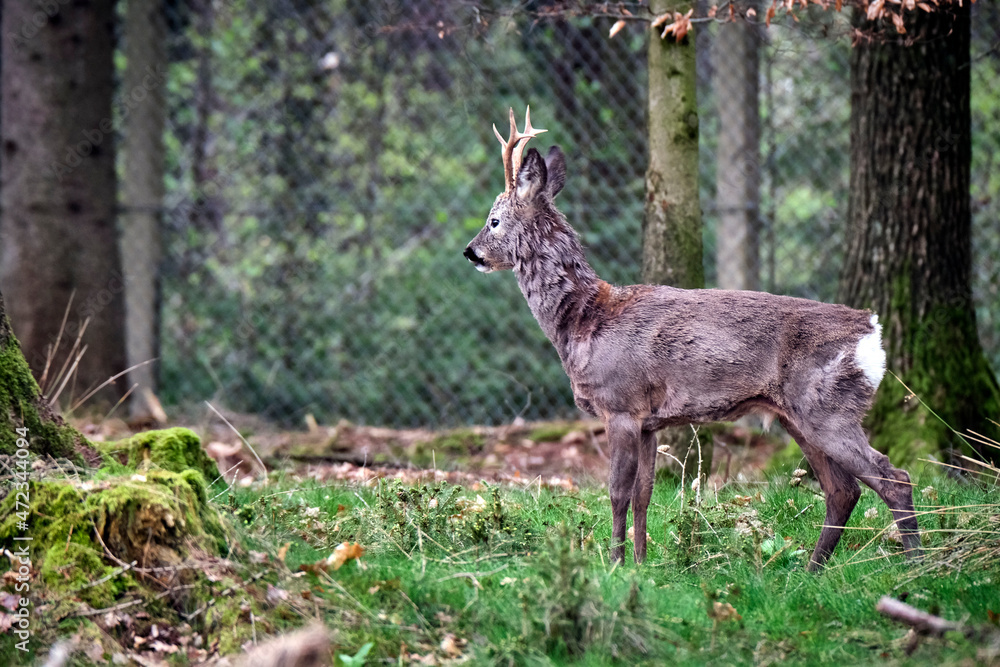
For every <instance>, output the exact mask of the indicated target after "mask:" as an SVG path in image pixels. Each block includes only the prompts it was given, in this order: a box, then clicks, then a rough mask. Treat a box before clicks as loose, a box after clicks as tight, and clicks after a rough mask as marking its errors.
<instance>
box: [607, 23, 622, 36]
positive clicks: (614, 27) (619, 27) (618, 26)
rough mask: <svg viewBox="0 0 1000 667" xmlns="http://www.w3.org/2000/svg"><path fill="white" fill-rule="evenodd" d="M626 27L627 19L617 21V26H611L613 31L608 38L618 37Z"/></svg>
mask: <svg viewBox="0 0 1000 667" xmlns="http://www.w3.org/2000/svg"><path fill="white" fill-rule="evenodd" d="M624 27H625V19H618V20H617V21H615V24H614V25H613V26H611V31H610V32H609V33H608V38H611V37H614V36H615V35H617V34H618V33H619V32H621V30H622V28H624Z"/></svg>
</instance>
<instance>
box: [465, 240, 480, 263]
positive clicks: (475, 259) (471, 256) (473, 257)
mask: <svg viewBox="0 0 1000 667" xmlns="http://www.w3.org/2000/svg"><path fill="white" fill-rule="evenodd" d="M462 254H463V255H465V257H466V259H468V260H469V261H470V262H472V263H473V264H482V263H483V258H482V257H480V256H479V255H477V254H476V251H475V250H473V249H472V246H471V245H470V246H468V247H466V248H465V252H464V253H462Z"/></svg>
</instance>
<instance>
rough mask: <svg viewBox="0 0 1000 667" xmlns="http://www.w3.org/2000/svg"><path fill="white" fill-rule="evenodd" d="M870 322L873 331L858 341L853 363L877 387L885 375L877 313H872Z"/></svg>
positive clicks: (883, 352) (880, 329)
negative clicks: (873, 328)
mask: <svg viewBox="0 0 1000 667" xmlns="http://www.w3.org/2000/svg"><path fill="white" fill-rule="evenodd" d="M871 323H872V326H873V327H875V331H873V332H871V333H870V334H866V335H864V336H862V337H861V340H859V341H858V347H857V349H855V350H854V363H856V364H857V365H858V368H860V369H861V370H862V371H863V372H864V374H865V377H866V378H868V382H870V383H871V385H872V387H878V385H879V383H880V382H882V378H883V377H884V376H885V350H883V349H882V325H881V324H879V323H878V315H872V319H871Z"/></svg>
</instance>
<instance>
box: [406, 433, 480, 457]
mask: <svg viewBox="0 0 1000 667" xmlns="http://www.w3.org/2000/svg"><path fill="white" fill-rule="evenodd" d="M485 446H486V437H485V436H483V435H482V434H480V433H476V432H475V431H473V430H471V429H456V430H454V431H448V432H447V433H442V434H441V435H439V436H437V437H435V438H433V439H431V440H427V441H423V442H418V443H416V444H414V445H413V446H412V447H411V448H410V452H409V456H410V460H411V461H412V462H413V463H414V464H417V465H429V464H431V463H432V461H433V462H434V463H435V464H441V463H442V462H445V461H450V462H451V463H456V462H457V461H458V460H461V459H463V458H464V457H466V456H468V455H469V454H477V453H479V452H481V451H482V450H483V447H485Z"/></svg>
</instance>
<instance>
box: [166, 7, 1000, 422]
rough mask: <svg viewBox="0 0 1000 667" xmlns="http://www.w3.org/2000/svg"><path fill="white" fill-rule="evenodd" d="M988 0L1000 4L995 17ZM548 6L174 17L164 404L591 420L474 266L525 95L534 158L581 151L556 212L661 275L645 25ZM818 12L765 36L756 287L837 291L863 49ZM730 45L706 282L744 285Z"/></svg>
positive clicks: (817, 294)
mask: <svg viewBox="0 0 1000 667" xmlns="http://www.w3.org/2000/svg"><path fill="white" fill-rule="evenodd" d="M984 4H986V3H979V4H978V5H977V11H978V12H979V13H980V14H987V13H991V14H995V11H993V10H992V9H986V10H984V9H983V8H982V5H984ZM532 8H533V11H532V12H529V11H527V10H526V9H525V8H524V7H522V6H520V5H519V6H518V8H517V10H516V11H503V10H501V9H497V8H494V7H492V6H491V4H490V3H467V2H462V1H452V2H447V1H443V0H437V1H435V0H424V1H422V2H406V3H401V2H393V1H381V2H372V3H360V2H344V1H329V2H323V3H316V2H301V1H294V0H285V1H282V0H272V1H270V2H266V3H254V2H250V1H249V0H231V1H226V2H218V1H217V2H212V0H199V1H198V2H193V3H189V4H185V5H184V8H183V9H180V10H177V11H176V12H174V13H172V14H171V15H170V21H169V25H168V27H167V30H168V32H169V40H168V58H169V67H168V76H167V82H166V85H167V118H168V120H167V132H166V153H167V159H168V173H167V192H166V214H165V216H164V221H163V223H164V257H163V261H162V267H161V269H160V280H161V283H160V293H161V304H162V305H161V309H160V310H161V317H162V323H161V327H160V332H161V342H160V343H161V344H160V348H161V355H162V361H161V367H160V376H161V383H160V386H161V388H162V389H161V398H162V399H163V400H164V402H166V403H168V404H177V403H185V402H193V401H197V400H201V399H212V400H215V401H218V402H220V403H222V404H224V405H226V406H227V407H229V408H231V409H234V410H239V411H244V412H252V413H257V414H260V415H263V416H265V417H266V418H269V419H272V420H275V421H280V422H284V423H301V420H302V418H303V416H304V415H305V414H307V413H310V414H312V415H314V416H315V417H316V418H317V419H319V420H320V421H336V420H338V419H341V418H346V419H350V420H353V421H357V422H364V423H374V424H386V425H396V426H402V425H452V424H459V423H499V422H506V421H509V420H511V419H513V418H515V417H517V416H523V417H524V418H527V419H534V418H551V417H557V416H563V415H568V414H572V413H573V412H574V408H573V402H572V396H571V392H570V388H569V383H568V381H567V380H566V379H565V377H564V375H563V372H562V369H561V367H560V365H559V360H558V357H557V356H556V354H555V352H554V350H553V349H552V348H551V346H550V345H549V343H548V341H547V340H546V339H545V338H544V336H543V334H542V333H541V331H540V330H539V328H538V326H537V324H536V323H535V322H534V320H533V319H532V317H531V314H530V312H529V311H528V308H527V306H526V304H525V303H524V301H523V298H522V297H521V294H520V292H519V291H518V288H517V286H516V284H515V281H514V279H513V277H512V276H510V275H509V274H493V275H489V276H483V275H480V274H478V273H476V272H475V271H473V270H472V268H471V267H470V266H469V264H468V262H467V261H466V260H465V259H464V258H463V257H462V250H463V249H464V247H465V244H466V243H467V242H468V241H469V240H470V239H471V238H472V236H473V235H474V234H475V233H476V232H477V230H478V229H479V228H480V227H481V225H482V224H483V221H484V218H485V216H486V214H487V212H488V211H489V208H490V206H491V203H492V201H493V198H494V197H495V196H496V194H497V193H498V192H500V190H501V189H502V178H503V176H502V174H503V169H502V166H501V162H500V159H499V151H498V150H497V145H496V139H495V138H494V136H493V131H492V129H491V125H492V124H493V123H496V124H497V126H498V127H500V129H501V130H502V131H505V127H504V124H505V121H506V112H507V108H508V107H513V108H514V109H515V111H517V113H518V115H519V116H520V114H521V113H523V109H524V106H525V104H528V103H530V105H531V109H532V120H533V122H534V124H535V125H536V126H541V127H545V128H547V129H548V133H547V134H544V135H542V136H541V137H540V140H535V143H536V145H537V146H538V147H539V148H540V149H541V148H543V147H545V146H548V145H549V144H559V145H560V146H561V147H562V148H563V150H564V151H565V152H566V154H567V156H568V171H569V174H568V182H567V186H566V188H565V190H564V191H563V193H562V194H561V195H560V197H559V200H558V205H559V207H560V209H561V210H562V211H563V212H564V213H565V214H566V216H567V218H568V219H569V221H570V223H571V224H572V225H573V226H574V227H575V228H576V229H577V230H578V231H579V233H580V234H581V236H582V238H583V241H584V244H585V246H586V247H587V249H588V253H589V258H590V260H591V262H592V263H593V265H594V266H595V268H596V269H597V271H598V273H599V274H601V275H602V277H604V278H605V279H607V280H609V281H612V282H618V283H629V282H635V281H638V280H639V267H640V264H641V262H640V256H641V248H640V237H641V224H642V211H643V191H644V183H643V177H644V171H645V166H646V161H647V158H646V139H645V133H646V121H645V114H646V98H645V90H646V84H647V74H646V49H647V39H648V28H646V27H645V26H644V25H643V24H642V23H640V22H636V23H633V24H630V25H629V26H628V27H627V28H626V29H625V30H623V31H622V32H621V33H619V34H618V35H617V36H616V37H615V38H614V39H609V38H608V30H609V28H610V26H611V25H612V23H613V22H614V20H613V19H612V18H594V17H586V16H576V17H567V16H565V15H561V16H558V17H551V18H546V16H545V12H544V11H539V8H538V7H534V6H532ZM541 9H542V10H544V7H542V8H541ZM802 19H803V20H802V21H800V22H797V23H796V22H791V21H789V22H787V23H782V24H781V25H774V26H772V27H771V28H770V29H768V30H766V31H764V30H761V31H760V32H759V33H757V34H756V36H755V38H754V39H755V40H756V42H755V44H754V46H753V49H752V51H751V53H752V57H753V64H754V66H755V70H754V71H755V72H756V75H755V77H754V78H755V79H756V81H757V82H758V85H757V86H756V87H755V90H753V92H752V93H751V94H752V95H753V96H754V97H755V98H756V99H757V100H758V103H759V104H758V109H759V113H758V114H756V120H753V119H751V120H750V121H744V122H747V123H750V122H752V123H753V124H754V125H755V127H753V128H749V129H748V130H746V131H743V130H744V129H745V128H742V127H740V128H737V130H738V131H737V132H736V133H735V135H734V134H733V133H732V132H730V135H732V136H736V137H737V138H739V137H742V139H741V140H743V141H745V140H746V138H747V137H750V138H751V139H753V146H752V148H753V151H756V154H757V155H758V156H759V159H757V160H756V162H754V164H756V165H758V171H757V173H754V174H752V178H753V179H756V182H757V184H758V185H757V187H755V191H756V192H758V193H759V199H758V201H756V202H754V205H753V207H751V209H753V210H752V211H751V215H752V217H753V218H754V220H753V221H752V222H753V223H754V226H753V227H752V229H753V232H752V236H753V238H750V239H748V241H747V242H749V243H753V244H755V245H756V247H758V248H759V250H758V251H757V252H756V253H755V254H756V255H757V256H758V257H759V261H758V264H757V265H756V266H754V267H751V268H752V271H753V272H754V274H755V279H757V280H758V283H757V284H759V285H760V287H761V288H763V289H766V290H769V291H774V292H778V293H786V294H795V295H800V296H806V297H810V298H819V299H825V300H830V299H833V298H834V295H835V292H836V283H837V277H838V271H839V268H840V263H841V256H842V243H841V236H842V230H843V226H844V222H845V220H846V207H847V183H848V149H849V134H848V132H849V128H848V117H849V109H850V88H849V81H848V58H849V48H850V46H849V42H848V40H847V38H846V34H847V29H846V24H845V23H846V18H845V17H844V16H843V15H838V14H836V13H833V12H827V13H821V12H817V13H816V14H815V15H814V14H812V13H809V14H807V15H804V16H803V17H802ZM976 30H977V34H976V36H975V38H974V47H973V56H974V58H976V60H975V63H974V70H973V72H974V75H973V82H974V83H973V86H974V107H976V101H977V100H980V101H981V102H982V104H980V105H979V106H978V107H976V113H978V114H979V115H978V116H977V118H976V121H975V122H976V126H975V131H976V133H977V135H976V141H977V143H976V150H977V153H976V157H975V159H976V161H977V162H976V165H975V171H974V183H975V185H974V187H975V188H976V191H975V193H974V195H975V196H976V197H978V199H977V207H976V209H975V210H976V213H975V215H976V225H977V227H976V230H977V242H976V245H977V247H978V248H981V249H982V248H993V249H996V247H997V243H998V241H997V238H996V237H997V233H996V230H995V229H994V225H993V223H992V221H993V220H995V219H996V213H997V211H996V208H997V205H996V204H995V203H994V202H993V201H992V200H990V199H989V195H988V193H990V192H996V191H997V187H996V183H995V180H996V178H997V176H996V175H995V174H997V173H1000V171H998V170H997V169H995V168H993V167H994V166H995V163H997V162H998V160H1000V152H998V153H997V154H994V152H993V148H996V149H997V151H1000V138H998V137H997V136H996V132H997V129H996V128H997V124H996V119H995V118H991V117H989V115H990V114H994V113H995V111H994V109H995V108H996V106H995V105H992V104H987V103H986V102H985V101H984V100H981V99H980V98H977V97H976V96H977V95H979V96H983V95H992V94H993V91H994V90H996V89H997V88H996V86H995V85H994V84H995V83H997V79H998V78H1000V74H998V72H1000V63H998V58H997V55H996V53H995V52H992V51H989V49H990V48H991V46H992V45H994V44H995V43H996V42H997V41H998V38H1000V34H998V32H997V24H996V22H995V21H992V22H989V21H977V22H976ZM727 39H728V38H727V37H726V36H725V35H721V36H720V34H719V27H718V26H710V27H708V28H706V29H703V30H700V31H699V37H698V47H697V48H698V51H699V56H698V75H699V80H698V94H699V115H700V127H701V129H700V131H701V146H702V154H701V172H702V184H703V186H702V208H703V211H704V217H705V230H706V231H705V266H706V275H707V276H708V280H709V285H710V286H713V285H717V284H720V283H725V280H724V278H725V277H726V272H727V271H730V270H731V269H732V267H731V266H729V264H728V263H724V264H719V263H718V262H717V261H716V255H717V250H718V249H719V248H720V247H721V246H720V244H719V243H718V238H719V234H722V233H724V232H722V231H719V230H724V229H725V227H724V224H723V223H722V222H720V219H722V218H725V216H726V215H727V214H728V213H729V212H730V209H731V208H733V207H732V205H731V204H726V205H724V206H723V205H720V204H718V203H717V202H718V201H720V198H719V197H717V195H718V193H719V192H720V188H719V185H717V179H718V178H719V175H718V173H717V156H718V155H720V154H725V153H723V152H722V151H724V150H727V149H726V146H725V145H724V144H725V142H729V141H733V140H734V139H732V138H731V137H730V138H726V133H725V132H724V130H726V129H731V125H732V120H731V119H730V118H728V117H720V109H724V105H722V104H720V100H726V99H728V98H729V97H730V96H734V95H736V91H735V90H732V89H729V90H726V89H719V82H720V81H728V82H730V83H729V84H727V85H735V84H733V83H732V81H733V80H734V77H733V76H731V73H732V72H731V68H734V67H736V66H737V65H734V64H733V63H734V61H733V58H732V57H729V58H728V59H727V57H726V56H727V55H729V54H728V48H727V45H728V42H727V41H726V40H727ZM741 59H742V60H746V57H744V56H741ZM737 64H738V63H737ZM720 66H721V67H723V68H724V72H725V73H726V74H730V76H728V77H727V76H720V71H719V67H720ZM741 71H743V70H741ZM744 79H745V77H744ZM736 80H737V81H739V80H740V79H739V77H736ZM740 94H741V95H745V94H746V92H745V91H743V92H741V93H740ZM730 106H732V105H730ZM726 113H729V112H724V113H723V115H725V114H726ZM744 117H745V114H744V116H741V118H744ZM754 133H756V134H754ZM991 133H992V134H991ZM720 144H723V145H720ZM983 146H986V147H987V148H986V149H984V148H983ZM744 175H745V174H744ZM991 179H993V182H991ZM722 186H723V187H725V186H726V183H725V182H723V183H722ZM730 245H732V244H730ZM720 252H721V250H720ZM995 256H996V255H995V254H989V253H988V252H981V253H980V255H979V256H977V258H976V259H977V275H976V279H977V283H976V288H977V297H978V299H979V301H978V303H979V304H980V306H981V315H980V317H981V320H982V324H983V330H984V337H985V339H986V340H987V343H988V345H990V346H991V348H990V349H991V351H992V353H993V355H994V360H995V361H998V360H1000V359H997V353H998V350H1000V339H998V336H997V331H998V330H1000V323H998V322H997V321H996V320H995V319H991V317H992V316H991V314H990V310H991V309H990V308H989V307H988V306H989V305H990V304H993V303H996V301H997V294H996V284H997V280H996V279H997V270H998V268H997V264H996V261H995V259H993V257H995ZM743 270H745V269H743Z"/></svg>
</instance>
